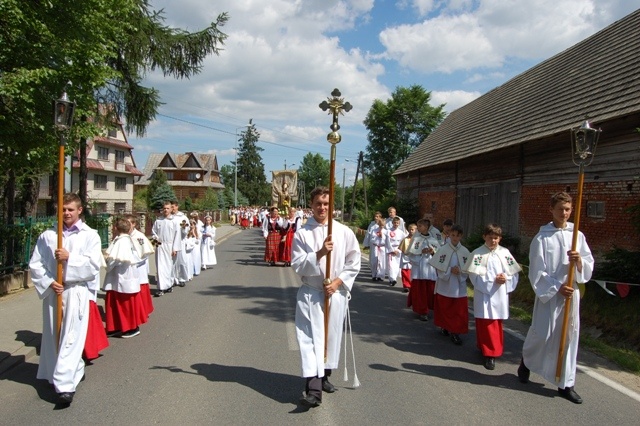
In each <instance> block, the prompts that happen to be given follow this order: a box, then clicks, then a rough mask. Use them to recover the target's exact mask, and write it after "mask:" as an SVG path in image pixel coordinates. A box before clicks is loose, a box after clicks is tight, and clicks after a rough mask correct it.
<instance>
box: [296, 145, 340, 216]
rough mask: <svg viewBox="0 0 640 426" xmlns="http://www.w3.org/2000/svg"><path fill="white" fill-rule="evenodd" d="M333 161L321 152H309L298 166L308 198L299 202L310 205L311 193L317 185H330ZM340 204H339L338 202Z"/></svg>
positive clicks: (300, 178)
mask: <svg viewBox="0 0 640 426" xmlns="http://www.w3.org/2000/svg"><path fill="white" fill-rule="evenodd" d="M330 168H331V162H330V161H329V160H327V159H326V158H324V157H323V156H322V155H320V154H312V153H310V152H309V153H307V154H306V155H305V156H304V157H303V158H302V162H301V163H300V167H298V182H302V183H304V187H305V192H306V197H307V199H306V200H304V202H303V200H299V201H298V203H299V204H302V205H304V206H308V205H309V203H310V200H309V194H310V193H311V191H312V190H313V188H315V187H316V186H320V185H324V186H329V173H330ZM336 206H338V204H336Z"/></svg>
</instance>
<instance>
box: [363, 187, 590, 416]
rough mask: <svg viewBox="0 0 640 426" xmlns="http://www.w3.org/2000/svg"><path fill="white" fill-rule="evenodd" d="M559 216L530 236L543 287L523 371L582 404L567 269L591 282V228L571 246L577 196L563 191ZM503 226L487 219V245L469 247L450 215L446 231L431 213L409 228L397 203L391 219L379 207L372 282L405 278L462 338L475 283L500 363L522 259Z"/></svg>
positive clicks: (489, 348)
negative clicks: (567, 308) (505, 242)
mask: <svg viewBox="0 0 640 426" xmlns="http://www.w3.org/2000/svg"><path fill="white" fill-rule="evenodd" d="M550 211H551V216H552V221H551V222H550V223H549V224H547V225H545V226H543V227H541V229H540V232H539V233H538V235H536V236H535V237H534V239H533V241H532V243H531V248H530V266H529V280H530V282H531V285H532V287H533V290H534V292H535V294H536V298H535V305H534V312H533V321H532V326H531V327H530V329H529V332H528V334H527V338H526V340H525V343H524V347H523V356H522V360H521V363H520V366H519V368H518V372H517V373H518V378H519V379H520V381H521V382H523V383H527V382H528V380H529V375H530V371H535V372H536V373H538V374H540V375H541V376H543V377H544V378H545V379H547V380H548V381H550V382H552V383H555V384H556V385H557V386H558V393H559V395H560V396H562V397H563V398H566V399H568V400H569V401H571V402H574V403H577V404H580V403H582V398H581V397H580V396H579V395H578V394H577V393H576V391H575V389H574V384H575V371H576V357H577V348H578V337H579V336H578V335H579V309H578V303H579V296H578V295H577V294H578V293H579V290H578V288H577V286H576V285H574V283H570V282H567V276H568V270H569V267H570V265H571V267H573V268H575V271H576V279H575V280H574V281H575V282H586V281H588V280H589V279H590V278H591V273H592V271H593V263H594V261H593V256H592V255H591V252H590V250H589V247H588V245H587V243H586V240H585V238H584V235H582V234H581V233H579V238H578V247H577V249H576V250H571V238H572V233H573V224H572V223H570V222H568V219H569V216H570V214H571V211H572V199H571V197H570V196H569V195H568V194H567V193H564V192H561V193H557V194H555V195H554V196H553V197H552V199H551V205H550ZM502 232H503V231H502V228H501V227H500V226H499V225H498V224H494V223H491V224H488V225H487V226H486V227H485V228H484V230H483V233H482V238H483V240H484V244H483V245H481V246H480V247H477V248H475V250H473V251H471V252H470V251H469V249H468V248H466V247H464V246H463V245H462V244H461V241H462V238H463V228H462V227H461V226H460V225H457V224H455V223H454V222H453V220H451V219H447V220H445V221H444V223H443V226H442V231H440V230H438V229H437V228H435V227H434V226H433V225H432V223H431V221H430V220H429V219H428V218H423V219H420V220H418V221H417V222H416V223H415V224H413V223H412V224H409V225H408V226H407V227H405V224H404V220H403V219H402V218H400V217H398V216H397V215H396V209H395V208H394V207H390V208H389V209H388V217H387V218H386V219H385V218H383V215H382V213H381V212H379V211H377V212H375V213H374V217H373V221H372V222H371V223H370V224H369V226H368V229H367V231H366V234H365V237H364V242H363V244H364V246H365V248H368V249H369V266H370V270H371V279H372V280H373V281H385V280H387V282H388V284H389V285H390V286H395V285H396V283H397V281H398V280H401V281H402V286H403V291H404V292H406V293H408V297H407V306H408V307H410V308H411V309H412V310H413V312H415V314H416V317H417V318H418V319H419V320H422V321H429V319H430V318H433V322H434V325H435V326H436V328H437V331H438V332H439V334H441V335H442V336H446V337H448V338H450V339H451V341H452V342H453V343H454V344H456V345H462V344H463V340H462V338H461V335H464V334H467V333H468V332H469V326H468V323H469V318H468V298H467V283H470V284H471V286H472V287H473V290H474V292H473V312H474V316H475V329H476V346H477V348H478V349H479V351H480V352H481V353H482V355H483V358H484V362H483V365H484V367H485V368H486V369H488V370H493V369H495V362H496V358H498V357H500V356H502V354H503V351H504V333H503V321H504V320H506V319H508V318H509V293H511V292H513V291H514V290H515V288H516V286H517V284H518V278H519V273H520V272H521V267H520V265H519V264H518V263H517V262H516V261H515V258H514V256H513V255H512V254H511V252H510V251H509V250H508V249H507V248H505V247H502V246H501V245H500V241H501V239H502ZM566 299H571V301H572V304H571V312H570V322H569V331H568V337H567V343H566V345H567V347H566V350H565V351H564V352H563V353H564V357H565V359H564V360H563V363H562V365H563V370H562V372H561V375H560V378H559V380H558V378H557V377H556V376H557V374H556V362H555V361H556V357H555V355H557V354H558V351H559V347H560V334H561V330H560V328H561V326H560V325H561V322H562V321H561V315H563V307H564V303H565V300H566Z"/></svg>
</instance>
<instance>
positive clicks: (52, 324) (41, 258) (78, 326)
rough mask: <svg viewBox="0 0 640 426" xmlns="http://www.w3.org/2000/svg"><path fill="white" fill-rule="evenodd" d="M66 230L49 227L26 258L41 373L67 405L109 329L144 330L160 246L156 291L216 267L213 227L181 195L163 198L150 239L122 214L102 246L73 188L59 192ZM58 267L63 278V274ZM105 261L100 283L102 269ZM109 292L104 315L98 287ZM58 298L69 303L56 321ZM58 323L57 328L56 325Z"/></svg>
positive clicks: (127, 333)
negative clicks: (36, 305)
mask: <svg viewBox="0 0 640 426" xmlns="http://www.w3.org/2000/svg"><path fill="white" fill-rule="evenodd" d="M61 204H62V222H63V224H62V235H61V238H60V239H59V238H58V231H57V228H55V227H54V228H51V229H48V230H46V231H44V232H43V233H42V234H41V235H40V237H39V238H38V241H37V243H36V247H35V248H34V252H33V255H32V257H31V260H30V262H29V269H30V272H31V276H32V281H33V283H34V285H35V287H36V290H37V293H38V296H39V297H40V299H41V300H42V301H43V332H42V343H41V352H40V363H39V366H38V373H37V378H39V379H44V380H47V381H48V382H49V383H50V384H51V385H52V386H53V387H54V389H55V391H56V392H57V393H58V401H57V402H58V404H62V405H67V406H68V405H69V404H71V402H72V401H73V398H74V395H75V391H76V387H77V386H78V384H79V382H80V381H81V380H82V379H83V378H84V368H85V365H86V364H90V363H91V361H92V360H94V359H96V358H98V357H99V356H100V353H101V352H102V351H103V350H104V349H105V348H106V347H108V346H109V342H108V339H107V337H108V336H109V335H113V336H115V335H117V336H120V337H122V338H125V339H127V338H131V337H134V336H137V335H139V334H140V326H141V325H142V324H145V323H146V322H147V321H148V319H149V316H150V315H151V313H152V312H153V302H152V298H151V290H150V288H149V257H150V256H151V255H153V254H154V253H155V256H156V265H157V269H158V274H157V282H156V284H157V288H158V290H157V291H156V294H155V295H156V296H157V297H159V296H162V295H163V294H165V293H171V291H172V289H173V287H174V286H180V287H184V286H185V284H186V283H187V282H188V281H190V280H191V279H192V278H193V277H194V276H197V275H198V274H199V273H200V271H201V270H205V269H208V268H211V267H213V266H214V265H215V264H216V263H217V262H216V256H215V248H214V247H215V227H214V226H213V224H212V221H211V217H210V216H205V217H204V223H203V222H201V221H200V220H199V214H198V212H192V213H191V214H190V215H189V217H188V218H187V216H186V215H185V214H184V213H182V212H180V211H179V210H178V203H177V202H165V203H164V204H163V207H162V210H161V216H160V217H159V218H158V219H157V220H156V221H155V223H154V225H153V230H152V237H151V240H150V239H148V238H147V236H146V235H145V234H144V233H143V232H141V231H139V230H138V229H137V227H138V219H137V217H136V216H134V215H124V216H122V217H118V218H116V219H115V220H114V224H113V225H114V239H113V240H112V241H111V243H110V244H109V247H108V248H107V249H106V250H105V252H104V253H103V251H102V248H101V241H100V237H99V236H98V233H97V232H96V231H95V230H94V229H91V228H90V227H89V226H87V225H86V224H85V223H84V222H83V220H82V218H81V217H82V203H81V201H80V198H79V197H78V196H77V195H76V194H65V195H64V198H63V200H62V203H61ZM58 267H60V272H61V274H62V280H60V279H59V278H58ZM101 268H105V271H106V272H105V275H104V280H103V281H102V286H101V283H100V269H101ZM101 287H102V290H104V292H105V301H104V314H105V315H104V317H105V321H104V323H103V320H102V316H101V313H100V310H99V308H98V306H97V303H96V302H97V295H98V290H99V289H100V288H101ZM58 299H60V301H61V307H62V308H63V310H64V315H62V322H61V324H59V325H58V318H59V317H58V311H59V309H60V308H59V305H58ZM58 327H59V328H58Z"/></svg>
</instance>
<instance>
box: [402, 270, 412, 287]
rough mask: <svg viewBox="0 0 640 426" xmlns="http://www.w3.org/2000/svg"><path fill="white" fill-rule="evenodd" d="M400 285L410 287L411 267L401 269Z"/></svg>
mask: <svg viewBox="0 0 640 426" xmlns="http://www.w3.org/2000/svg"><path fill="white" fill-rule="evenodd" d="M400 275H401V276H402V287H404V288H411V269H401V270H400Z"/></svg>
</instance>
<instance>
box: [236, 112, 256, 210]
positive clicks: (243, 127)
mask: <svg viewBox="0 0 640 426" xmlns="http://www.w3.org/2000/svg"><path fill="white" fill-rule="evenodd" d="M252 121H253V118H250V119H249V124H247V125H246V126H241V127H236V143H235V147H234V149H233V151H234V155H235V157H234V158H235V159H234V166H235V167H234V168H233V169H234V170H233V206H234V207H236V206H237V205H238V142H239V140H238V129H249V128H250V127H251V126H252V125H253V124H251V122H252Z"/></svg>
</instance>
